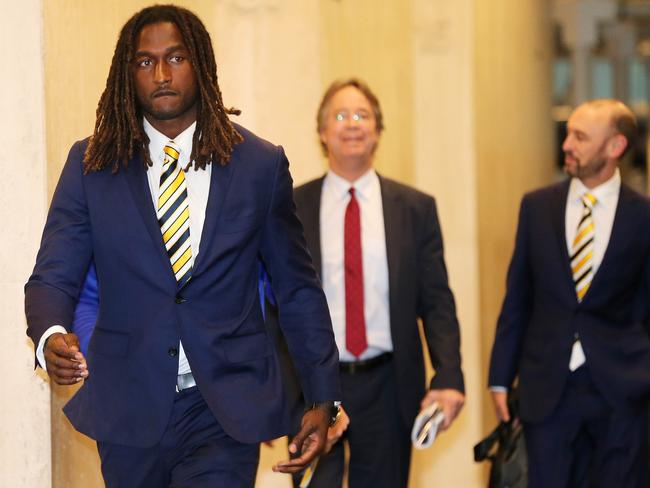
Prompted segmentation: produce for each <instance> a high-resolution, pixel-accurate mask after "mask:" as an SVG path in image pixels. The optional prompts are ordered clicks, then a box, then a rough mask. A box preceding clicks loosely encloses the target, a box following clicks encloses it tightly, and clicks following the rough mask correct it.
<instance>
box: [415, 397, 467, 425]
mask: <svg viewBox="0 0 650 488" xmlns="http://www.w3.org/2000/svg"><path fill="white" fill-rule="evenodd" d="M433 402H437V403H438V405H440V408H442V412H443V413H444V415H445V419H444V420H443V421H442V424H440V428H439V429H438V430H439V431H440V432H442V431H443V430H447V429H448V428H449V426H450V425H451V423H452V422H453V421H454V420H455V419H456V417H457V416H458V413H459V412H460V410H461V408H463V405H464V404H465V395H463V394H462V393H461V392H459V391H458V390H452V389H444V390H429V391H428V392H427V394H426V395H424V398H423V399H422V402H421V403H420V408H421V409H425V408H426V407H428V406H429V405H431V404H432V403H433Z"/></svg>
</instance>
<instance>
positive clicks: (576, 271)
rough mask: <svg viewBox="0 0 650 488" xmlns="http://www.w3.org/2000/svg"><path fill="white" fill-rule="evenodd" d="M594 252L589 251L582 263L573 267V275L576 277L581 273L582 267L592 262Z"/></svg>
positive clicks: (579, 262)
mask: <svg viewBox="0 0 650 488" xmlns="http://www.w3.org/2000/svg"><path fill="white" fill-rule="evenodd" d="M593 254H594V253H593V251H589V252H588V253H587V254H585V255H584V256H583V257H582V259H581V260H580V261H578V263H577V264H576V265H575V266H574V267H573V270H572V271H573V274H574V276H575V274H576V273H578V272H580V270H581V269H582V267H583V266H584V265H585V264H588V263H590V262H591V258H592V257H593Z"/></svg>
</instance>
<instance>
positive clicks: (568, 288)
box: [489, 181, 650, 422]
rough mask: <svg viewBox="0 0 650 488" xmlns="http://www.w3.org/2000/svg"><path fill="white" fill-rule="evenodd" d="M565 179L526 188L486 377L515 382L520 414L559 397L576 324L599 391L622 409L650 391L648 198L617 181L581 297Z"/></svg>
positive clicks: (535, 416) (533, 413)
mask: <svg viewBox="0 0 650 488" xmlns="http://www.w3.org/2000/svg"><path fill="white" fill-rule="evenodd" d="M568 189H569V182H568V181H565V182H562V183H559V184H555V185H552V186H550V187H546V188H543V189H540V190H537V191H534V192H532V193H529V194H527V195H526V196H524V198H523V200H522V203H521V210H520V214H519V226H518V229H517V237H516V242H515V250H514V254H513V256H512V261H511V263H510V268H509V270H508V280H507V290H506V296H505V300H504V303H503V307H502V310H501V314H500V316H499V321H498V324H497V331H496V338H495V342H494V346H493V349H492V359H491V365H490V376H489V384H490V385H502V386H510V385H511V384H512V382H513V380H514V379H515V377H516V376H519V385H520V413H521V417H522V418H523V419H524V420H527V421H530V422H536V421H540V420H542V419H543V418H545V417H546V416H547V415H549V414H550V413H551V412H552V410H553V408H554V407H555V406H556V405H557V403H558V401H559V399H560V395H561V393H562V390H563V388H564V384H565V382H566V380H567V378H568V375H569V368H568V365H569V358H570V356H571V347H572V344H573V341H574V335H575V333H576V332H577V333H578V334H579V336H580V340H581V343H582V346H583V349H584V351H585V354H586V357H587V367H588V368H589V371H590V373H591V376H592V378H593V381H594V383H595V384H596V386H597V387H598V389H599V391H600V392H601V393H602V394H603V395H604V396H605V397H606V398H607V399H608V401H609V403H610V404H611V405H612V406H613V407H615V408H619V409H625V408H628V407H630V406H631V405H633V404H635V403H636V402H638V401H639V400H641V399H642V398H643V397H645V396H647V395H648V393H649V392H650V337H649V335H648V330H647V328H646V327H647V319H648V307H649V306H650V301H649V296H648V283H650V203H649V202H648V200H647V199H646V198H645V197H643V196H641V195H639V194H637V193H635V192H634V191H633V190H631V189H630V188H628V187H627V186H625V185H622V186H621V190H620V195H619V200H618V206H617V208H616V213H615V217H614V224H613V228H612V233H611V237H610V240H609V243H608V246H607V250H606V252H605V255H604V257H603V261H602V263H601V264H600V267H599V268H598V271H597V273H596V275H595V276H594V279H593V281H592V284H591V286H590V288H589V290H588V292H587V294H586V295H585V297H584V299H583V300H582V302H580V303H578V301H577V298H576V293H575V289H574V285H573V278H572V275H571V268H570V263H569V253H568V250H567V246H566V238H565V207H566V199H567V193H568Z"/></svg>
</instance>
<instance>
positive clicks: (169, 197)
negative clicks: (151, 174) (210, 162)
mask: <svg viewBox="0 0 650 488" xmlns="http://www.w3.org/2000/svg"><path fill="white" fill-rule="evenodd" d="M163 151H164V152H165V160H164V162H163V170H162V175H161V176H160V192H159V196H158V223H159V224H160V231H161V232H162V238H163V242H164V243H165V249H167V254H168V255H169V260H170V262H171V265H172V270H173V271H174V275H175V276H176V281H177V282H178V285H179V287H182V286H183V285H185V283H187V282H188V280H189V279H190V277H191V276H192V248H191V246H190V208H189V205H188V200H187V185H186V183H185V172H184V171H183V170H182V169H181V167H180V165H179V164H178V156H179V150H178V148H177V147H176V145H175V144H174V142H173V141H169V143H167V145H166V146H165V149H163Z"/></svg>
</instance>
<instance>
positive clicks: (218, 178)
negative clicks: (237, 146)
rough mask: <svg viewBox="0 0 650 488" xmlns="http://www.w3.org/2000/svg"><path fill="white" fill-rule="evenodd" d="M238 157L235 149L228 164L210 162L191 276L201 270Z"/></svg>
mask: <svg viewBox="0 0 650 488" xmlns="http://www.w3.org/2000/svg"><path fill="white" fill-rule="evenodd" d="M237 161H238V157H237V155H236V151H235V152H233V154H232V157H231V159H230V161H229V162H228V164H226V165H222V164H220V163H214V162H213V163H210V164H211V165H212V174H211V175H210V191H209V194H208V203H207V205H206V208H205V221H204V223H203V231H202V232H201V243H200V245H199V255H198V256H197V257H196V260H195V261H194V267H193V269H192V276H196V275H197V274H199V273H200V272H201V266H202V265H203V263H205V259H206V254H207V252H208V249H210V248H211V244H212V241H213V239H214V236H215V233H216V227H217V221H218V218H219V214H220V213H221V209H222V208H223V204H224V201H225V199H226V195H227V193H228V187H229V186H230V182H231V180H232V175H233V172H234V165H235V164H237Z"/></svg>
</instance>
